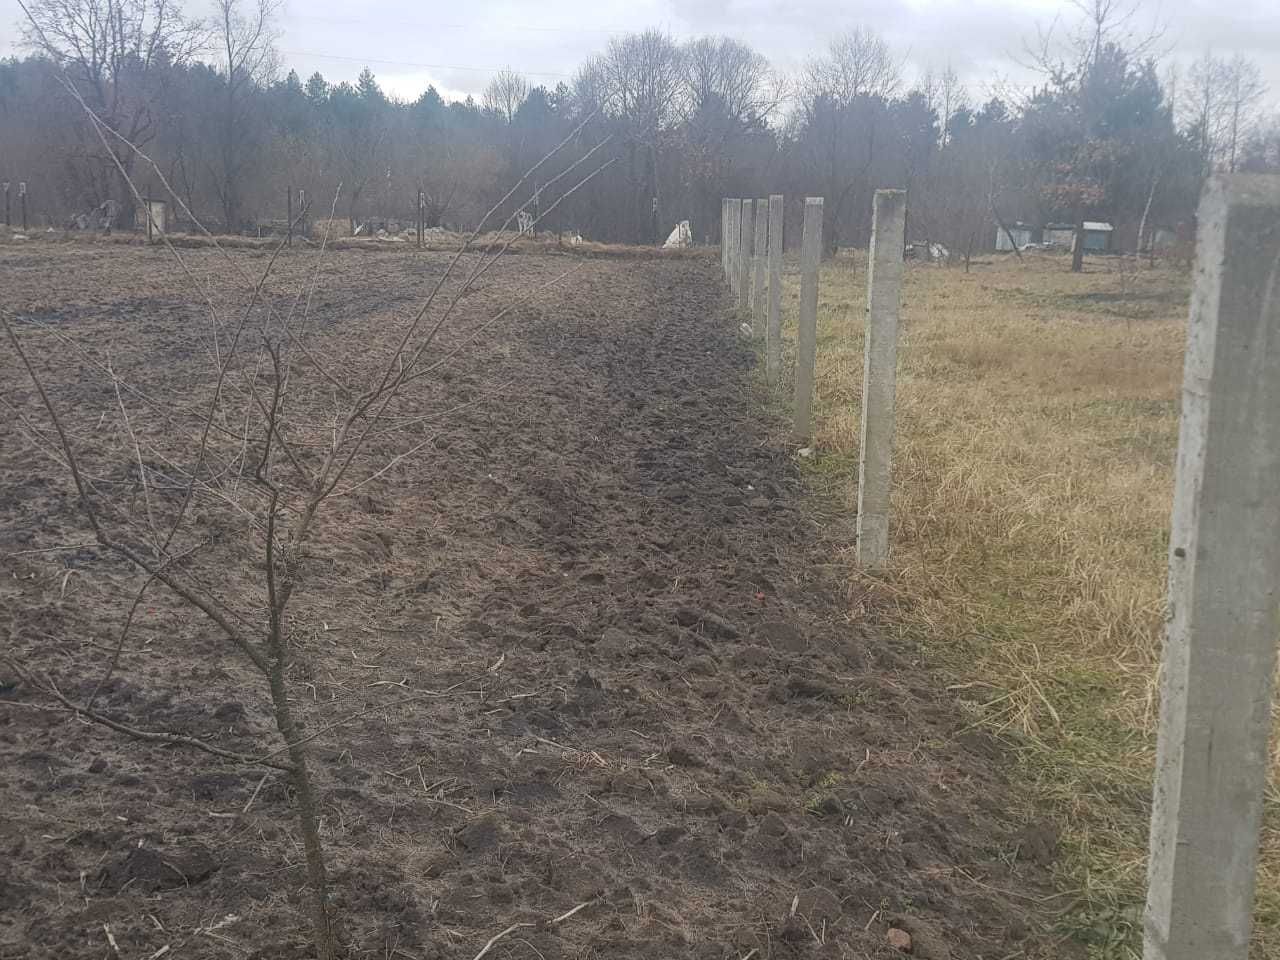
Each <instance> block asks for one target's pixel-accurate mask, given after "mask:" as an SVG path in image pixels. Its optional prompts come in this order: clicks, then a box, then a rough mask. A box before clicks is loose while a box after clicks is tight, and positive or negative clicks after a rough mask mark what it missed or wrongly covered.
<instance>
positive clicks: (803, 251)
mask: <svg viewBox="0 0 1280 960" xmlns="http://www.w3.org/2000/svg"><path fill="white" fill-rule="evenodd" d="M821 266H822V197H806V198H805V201H804V229H803V232H802V233H801V235H800V320H799V325H798V326H797V329H796V399H795V418H794V420H793V422H792V428H791V434H792V436H793V437H794V438H795V439H796V440H797V441H803V440H806V439H808V437H809V434H810V432H811V431H812V429H813V377H814V365H815V363H816V361H817V353H818V269H819V267H821Z"/></svg>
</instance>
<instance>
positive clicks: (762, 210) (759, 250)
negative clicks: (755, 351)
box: [751, 197, 769, 340]
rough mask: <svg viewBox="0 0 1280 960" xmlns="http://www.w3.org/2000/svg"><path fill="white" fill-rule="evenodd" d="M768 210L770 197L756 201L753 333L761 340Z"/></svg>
mask: <svg viewBox="0 0 1280 960" xmlns="http://www.w3.org/2000/svg"><path fill="white" fill-rule="evenodd" d="M768 210H769V199H768V197H765V198H763V199H760V200H757V201H756V235H755V242H754V244H753V246H752V249H753V250H754V254H755V255H754V257H753V258H752V263H751V333H752V336H754V337H757V338H758V339H760V340H764V339H765V306H764V297H765V285H764V274H765V270H766V269H767V267H766V262H767V257H768V251H767V250H766V249H765V247H766V244H767V243H768V241H769V216H768Z"/></svg>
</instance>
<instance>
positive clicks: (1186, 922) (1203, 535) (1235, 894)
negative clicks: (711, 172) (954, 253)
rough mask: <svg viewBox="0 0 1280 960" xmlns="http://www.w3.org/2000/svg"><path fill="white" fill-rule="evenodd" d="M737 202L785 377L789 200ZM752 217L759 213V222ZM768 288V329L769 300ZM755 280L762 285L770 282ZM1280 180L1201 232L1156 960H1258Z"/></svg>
mask: <svg viewBox="0 0 1280 960" xmlns="http://www.w3.org/2000/svg"><path fill="white" fill-rule="evenodd" d="M905 201H906V198H905V195H904V194H903V193H902V192H901V191H888V190H886V191H879V192H877V194H876V197H875V214H874V221H873V222H874V226H873V230H872V241H871V254H870V258H869V268H868V278H867V288H868V290H867V326H866V347H865V362H864V375H863V405H862V446H861V454H860V456H861V462H860V466H859V489H858V560H859V563H860V564H861V565H862V566H863V567H864V568H870V569H875V568H877V567H880V566H882V565H883V563H884V561H885V559H886V556H887V552H888V518H889V486H890V468H891V462H892V460H891V457H892V449H891V448H892V445H893V406H894V389H895V382H894V374H895V366H896V355H897V337H898V304H899V286H900V281H901V276H902V268H903V264H902V250H903V226H904V220H903V216H904V210H905ZM765 204H766V201H764V200H757V201H754V203H753V201H751V200H726V201H725V202H724V223H723V227H724V232H723V234H722V236H723V238H724V241H723V244H722V255H723V258H724V268H725V276H726V278H727V280H728V282H729V283H730V285H731V287H732V289H733V291H734V293H735V294H737V296H738V303H739V305H740V306H741V307H742V308H743V309H747V308H752V310H753V312H752V318H753V323H752V332H753V334H754V335H756V336H757V337H763V338H764V339H765V342H766V357H767V371H768V375H769V379H770V382H771V383H774V384H776V382H777V379H778V375H779V369H778V368H779V357H780V355H781V351H780V343H779V341H780V338H781V318H780V278H781V251H782V236H781V233H782V229H781V225H782V198H781V197H771V198H770V199H769V201H768V219H767V223H766V226H765V227H764V229H763V231H762V229H761V227H760V226H759V221H760V219H761V218H762V212H763V210H764V209H765ZM753 215H754V216H753ZM821 235H822V200H821V199H820V198H809V199H808V200H806V202H805V215H804V228H803V238H802V242H801V245H800V278H801V280H800V311H799V328H798V331H797V351H796V372H795V383H796V403H795V417H796V419H795V425H794V426H795V432H796V436H797V439H804V438H807V436H808V434H809V432H810V429H811V424H810V418H811V411H812V393H813V376H814V355H815V350H814V331H815V319H816V310H817V294H818V261H819V259H820V254H821ZM766 264H767V273H768V292H769V300H768V303H769V307H768V311H767V320H768V322H767V325H764V326H762V324H763V323H764V321H763V320H761V319H760V318H761V316H763V314H762V313H761V312H760V311H761V310H762V309H763V308H762V306H761V304H762V296H761V290H762V286H761V284H763V283H764V282H765V281H764V276H765V272H766ZM753 278H754V283H752V282H751V281H752V279H753ZM1277 477H1280V177H1277V176H1260V175H1247V174H1233V175H1231V176H1225V177H1218V178H1214V179H1212V180H1211V181H1210V182H1209V183H1208V185H1207V186H1206V188H1205V192H1204V195H1203V197H1202V198H1201V202H1200V209H1199V212H1198V215H1197V251H1196V269H1195V286H1194V290H1193V292H1192V297H1191V312H1190V320H1189V324H1188V334H1187V349H1186V364H1185V371H1184V378H1183V388H1182V420H1181V426H1180V432H1179V439H1178V458H1177V470H1176V477H1175V482H1174V504H1173V518H1172V524H1171V531H1170V536H1169V586H1168V591H1169V593H1168V624H1167V630H1166V635H1165V640H1164V648H1163V655H1162V665H1161V673H1160V682H1161V697H1160V727H1159V735H1158V740H1157V753H1156V775H1155V790H1154V797H1153V804H1152V814H1151V835H1150V857H1149V861H1148V875H1147V903H1146V912H1145V917H1144V923H1143V957H1144V960H1247V958H1248V956H1249V952H1250V949H1249V948H1250V938H1251V929H1252V923H1253V908H1254V894H1255V887H1256V884H1257V865H1258V843H1259V831H1260V829H1261V826H1262V815H1263V809H1264V797H1265V789H1266V785H1267V778H1268V773H1269V770H1270V768H1271V765H1272V761H1271V752H1270V750H1269V740H1270V735H1271V713H1272V694H1273V689H1272V687H1273V678H1274V674H1275V669H1276V660H1277V657H1276V646H1277V641H1280V486H1278V485H1277V482H1276V478H1277Z"/></svg>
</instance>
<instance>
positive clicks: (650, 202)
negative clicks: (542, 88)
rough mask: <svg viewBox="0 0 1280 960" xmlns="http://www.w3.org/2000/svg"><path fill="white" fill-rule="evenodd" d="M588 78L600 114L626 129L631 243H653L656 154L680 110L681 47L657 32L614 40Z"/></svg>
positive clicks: (655, 237) (657, 205)
mask: <svg viewBox="0 0 1280 960" xmlns="http://www.w3.org/2000/svg"><path fill="white" fill-rule="evenodd" d="M591 76H592V78H593V79H594V80H597V81H598V88H597V89H598V90H599V93H600V95H601V97H602V104H603V106H604V108H605V110H606V111H607V112H608V113H610V114H611V115H613V116H614V117H615V118H617V119H619V120H621V121H623V123H624V124H625V126H626V128H627V143H626V148H627V151H628V158H627V179H628V181H629V185H630V193H631V200H632V205H631V206H632V209H631V217H630V219H631V235H632V239H633V241H635V242H642V241H647V242H649V243H655V242H657V240H658V235H657V234H658V223H659V222H660V220H661V212H660V198H659V196H658V154H659V151H660V150H661V148H662V146H663V145H664V143H665V142H666V141H667V139H668V137H669V135H670V133H671V131H672V129H673V127H674V124H675V121H676V119H677V118H678V117H679V116H680V115H681V112H682V109H683V102H682V93H683V91H684V87H683V70H682V58H681V53H680V48H679V47H678V46H676V44H675V42H674V41H673V40H672V39H671V38H670V37H669V36H667V34H665V33H663V32H662V31H660V30H646V31H644V32H643V33H630V34H627V35H625V36H622V37H615V38H614V39H613V40H611V41H609V49H608V51H607V52H606V53H605V54H604V56H602V57H600V58H599V60H598V61H596V63H595V64H594V65H593V67H592V71H591ZM584 81H585V78H584ZM646 201H647V206H648V208H649V209H648V216H647V217H646V216H645V209H644V208H645V206H646Z"/></svg>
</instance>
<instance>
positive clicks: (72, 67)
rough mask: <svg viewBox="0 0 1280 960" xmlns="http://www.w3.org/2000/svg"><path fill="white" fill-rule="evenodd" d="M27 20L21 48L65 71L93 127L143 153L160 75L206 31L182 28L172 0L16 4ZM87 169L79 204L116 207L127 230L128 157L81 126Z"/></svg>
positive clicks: (26, 0)
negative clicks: (101, 126) (94, 121)
mask: <svg viewBox="0 0 1280 960" xmlns="http://www.w3.org/2000/svg"><path fill="white" fill-rule="evenodd" d="M18 5H19V6H20V7H21V8H22V10H23V12H24V13H25V14H26V17H27V19H26V21H25V22H24V23H23V25H22V27H21V32H22V36H23V39H24V41H25V42H26V44H27V46H28V47H30V48H32V49H35V50H39V51H40V52H42V53H44V54H45V55H46V56H48V57H49V58H50V59H52V60H53V61H54V62H55V63H57V64H58V65H59V66H60V67H62V68H63V70H64V71H65V75H66V76H67V77H68V78H69V80H70V82H71V83H72V84H73V85H74V86H75V88H76V90H77V91H78V92H79V94H80V96H82V97H83V98H84V100H85V102H86V103H87V104H88V105H89V106H90V108H91V109H92V110H93V113H94V115H95V116H96V117H98V118H99V121H100V122H101V123H103V124H105V125H106V126H107V128H108V129H110V130H111V131H112V132H114V133H118V134H120V136H121V137H123V138H124V140H125V141H126V142H128V143H133V144H138V145H146V144H147V143H149V142H150V141H151V139H152V138H153V137H154V136H155V134H156V132H157V122H158V119H159V118H158V115H157V105H158V103H159V102H160V99H161V97H162V94H163V92H164V82H163V81H164V76H163V74H164V71H165V70H166V69H168V68H169V67H171V66H173V65H176V64H183V63H186V62H187V61H189V60H190V59H191V58H192V56H193V55H194V54H195V53H196V52H197V51H199V50H200V49H202V48H203V47H204V45H205V43H206V38H207V32H206V29H205V26H204V25H203V24H201V23H199V22H197V21H191V20H188V19H187V18H186V17H184V16H183V15H182V12H181V10H180V9H179V8H178V6H177V4H175V3H173V2H171V0H18ZM79 135H80V141H81V151H82V155H83V157H84V158H85V159H86V160H87V161H88V167H89V169H88V170H87V171H86V177H85V183H86V190H85V192H86V196H85V198H84V199H85V200H87V201H89V202H90V203H91V204H92V205H94V206H96V205H98V204H100V203H102V202H104V201H107V200H114V201H117V202H119V203H120V204H121V210H120V213H119V220H120V221H121V222H124V223H129V222H132V217H133V207H132V205H131V204H130V203H129V202H128V199H129V198H128V193H129V191H128V189H127V187H126V185H125V183H124V179H123V178H124V177H125V176H127V174H128V172H129V171H130V170H131V169H132V168H133V164H134V161H135V158H134V156H133V154H132V153H130V152H129V151H128V150H126V149H124V148H123V147H121V146H120V144H119V143H118V142H116V141H108V143H107V144H106V145H105V146H103V145H102V144H101V142H100V140H99V138H98V137H97V136H96V135H95V133H94V131H93V130H92V129H91V127H90V125H88V124H87V123H86V124H84V125H82V126H81V128H80V134H79Z"/></svg>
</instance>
